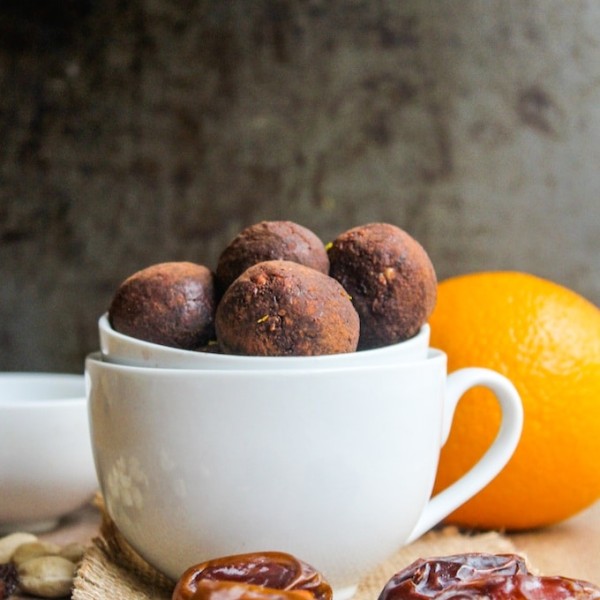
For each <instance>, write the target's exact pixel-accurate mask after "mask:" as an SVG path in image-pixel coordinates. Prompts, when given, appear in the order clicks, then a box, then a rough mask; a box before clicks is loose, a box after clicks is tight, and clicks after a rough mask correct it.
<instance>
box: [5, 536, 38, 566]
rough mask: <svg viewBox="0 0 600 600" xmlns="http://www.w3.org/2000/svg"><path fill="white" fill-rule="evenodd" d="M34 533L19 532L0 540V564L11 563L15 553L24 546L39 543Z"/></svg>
mask: <svg viewBox="0 0 600 600" xmlns="http://www.w3.org/2000/svg"><path fill="white" fill-rule="evenodd" d="M37 539H38V538H37V537H36V536H35V535H33V533H25V532H22V531H19V532H17V533H11V534H9V535H6V536H4V537H2V538H0V564H2V563H7V562H9V561H10V559H11V557H12V555H13V553H14V551H15V550H16V549H17V548H18V547H19V546H21V545H22V544H27V543H30V542H37Z"/></svg>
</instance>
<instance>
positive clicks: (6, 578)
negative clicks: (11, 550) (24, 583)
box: [0, 563, 19, 600]
mask: <svg viewBox="0 0 600 600" xmlns="http://www.w3.org/2000/svg"><path fill="white" fill-rule="evenodd" d="M18 587H19V575H18V574H17V568H16V567H15V566H14V565H13V564H12V563H2V564H0V600H3V599H4V598H8V597H9V596H12V594H14V593H15V592H16V591H17V589H18Z"/></svg>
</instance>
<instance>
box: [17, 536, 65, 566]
mask: <svg viewBox="0 0 600 600" xmlns="http://www.w3.org/2000/svg"><path fill="white" fill-rule="evenodd" d="M60 550H61V548H60V546H59V545H58V544H52V543H50V542H41V541H37V542H28V543H26V544H21V545H20V546H19V547H18V548H17V549H16V550H15V551H14V552H13V555H12V557H11V561H12V562H13V563H14V564H15V566H16V567H18V566H19V565H20V564H21V563H24V562H25V561H26V560H30V559H32V558H36V557H38V556H52V555H54V554H58V553H59V552H60ZM65 558H69V557H68V556H67V557H65Z"/></svg>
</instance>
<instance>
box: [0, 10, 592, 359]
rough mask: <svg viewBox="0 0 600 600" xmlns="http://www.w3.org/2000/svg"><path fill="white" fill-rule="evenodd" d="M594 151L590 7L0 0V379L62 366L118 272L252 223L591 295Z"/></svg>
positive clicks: (220, 241)
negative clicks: (380, 239)
mask: <svg viewBox="0 0 600 600" xmlns="http://www.w3.org/2000/svg"><path fill="white" fill-rule="evenodd" d="M599 159H600V2H592V1H590V2H585V1H581V0H572V1H570V2H563V1H562V0H518V1H517V0H514V1H511V0H503V1H492V0H490V1H475V0H452V1H449V0H448V1H443V0H440V1H437V0H404V1H402V2H397V1H395V0H389V1H385V0H380V1H375V0H371V1H369V0H344V1H342V0H327V1H325V0H322V1H321V0H302V1H300V0H296V1H294V0H282V1H276V0H271V1H268V0H257V1H247V0H231V1H228V2H223V1H222V0H210V1H209V0H205V1H199V2H183V1H181V2H173V1H166V0H137V1H136V0H134V1H133V2H129V3H122V2H117V1H116V0H101V1H98V2H92V1H91V0H89V1H86V0H80V1H77V0H66V1H64V2H59V1H58V0H53V1H48V2H37V1H36V0H26V1H23V0H21V1H17V0H4V1H3V2H2V3H1V5H0V370H19V369H20V370H58V371H61V370H62V371H81V369H82V361H83V357H84V355H85V353H86V352H88V351H91V350H94V349H96V348H97V347H98V342H97V338H96V329H95V328H96V320H97V317H98V316H99V315H100V314H101V313H102V312H103V311H104V310H105V309H106V307H107V305H108V302H109V301H110V298H111V296H112V293H113V291H114V289H115V287H116V286H117V285H118V283H119V282H120V281H121V280H122V279H123V278H124V277H125V276H127V275H129V274H130V273H132V272H133V271H135V270H137V269H139V268H142V267H144V266H147V265H148V264H151V263H153V262H158V261H162V260H181V259H186V260H194V261H197V262H202V263H205V264H207V265H209V266H214V265H215V262H216V258H217V256H218V254H219V252H220V250H221V249H222V248H223V247H224V245H225V244H226V243H227V242H228V241H229V240H230V239H231V237H233V235H235V234H236V233H237V232H238V231H239V230H240V229H241V228H242V227H243V226H245V225H248V224H251V223H253V222H256V221H259V220H261V219H290V220H295V221H297V222H299V223H302V224H303V225H305V226H307V227H310V228H311V229H313V230H314V231H315V232H316V233H317V234H319V235H320V236H321V237H322V238H323V239H324V240H327V239H330V238H331V237H333V236H335V235H336V234H337V233H339V232H341V231H343V230H344V229H346V228H348V227H351V226H353V225H357V224H360V223H364V222H368V221H374V220H382V221H389V222H393V223H396V224H398V225H400V226H401V227H404V228H405V229H407V230H408V231H409V232H411V233H412V234H413V235H414V236H415V237H416V238H417V239H419V240H420V241H421V242H422V244H423V245H424V246H425V247H426V249H427V250H428V251H429V253H430V255H431V257H432V260H433V262H434V264H435V266H436V269H437V271H438V274H439V276H440V278H444V277H446V276H449V275H452V274H456V273H463V272H469V271H474V270H489V269H519V270H525V271H530V272H532V273H536V274H539V275H541V276H544V277H548V278H550V279H553V280H555V281H557V282H559V283H563V284H565V285H568V286H570V287H572V288H573V289H575V290H577V291H578V292H580V293H582V294H583V295H585V296H587V297H588V298H589V299H591V300H592V301H594V302H596V303H599V302H600V253H599V250H600V198H599V196H600V194H599V191H600V173H599V169H598V164H599V163H600V160H599Z"/></svg>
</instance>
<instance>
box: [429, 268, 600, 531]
mask: <svg viewBox="0 0 600 600" xmlns="http://www.w3.org/2000/svg"><path fill="white" fill-rule="evenodd" d="M430 325H431V343H432V346H434V347H437V348H440V349H442V350H444V351H445V352H446V353H447V354H448V370H449V371H450V372H451V371H454V370H456V369H459V368H461V367H468V366H478V367H488V368H491V369H494V370H496V371H499V372H500V373H502V374H504V375H506V376H507V377H508V378H509V379H510V380H511V381H512V382H513V383H514V385H515V387H516V388H517V390H518V391H519V393H520V395H521V399H522V401H523V409H524V415H525V421H524V428H523V434H522V437H521V440H520V442H519V445H518V447H517V450H516V452H515V454H514V455H513V457H512V458H511V460H510V462H509V463H508V465H507V466H506V467H505V469H504V470H503V471H502V472H501V473H500V474H499V475H498V476H497V477H496V478H495V479H494V480H493V481H492V482H491V483H490V484H489V485H488V486H487V487H486V488H485V489H484V490H482V491H481V492H480V493H479V494H477V495H476V496H475V497H474V498H473V499H471V500H470V501H469V502H467V503H466V504H464V505H463V506H462V507H460V508H459V509H458V510H456V511H455V512H454V513H453V514H452V515H450V517H449V518H448V520H447V521H448V522H451V523H455V524H458V525H464V526H468V527H475V528H496V529H506V530H519V529H526V528H535V527H539V526H543V525H547V524H550V523H555V522H557V521H561V520H563V519H565V518H567V517H569V516H571V515H573V514H575V513H577V512H579V511H580V510H582V509H584V508H586V507H588V506H590V505H591V504H592V503H594V502H595V501H596V500H598V499H599V498H600V310H599V309H598V307H597V306H595V305H594V304H592V303H591V302H589V301H588V300H586V299H584V298H583V297H582V296H580V295H578V294H576V293H575V292H573V291H571V290H569V289H567V288H565V287H562V286H560V285H558V284H556V283H553V282H550V281H548V280H545V279H541V278H539V277H536V276H533V275H529V274H526V273H518V272H483V273H474V274H469V275H463V276H458V277H453V278H450V279H447V280H445V281H443V282H441V283H440V285H439V289H438V301H437V306H436V308H435V310H434V312H433V314H432V316H431V319H430ZM499 422H500V411H499V408H498V406H497V404H496V402H495V400H494V398H493V396H492V395H491V392H489V391H488V390H485V389H483V388H476V389H473V390H470V391H469V392H467V394H465V396H464V397H463V398H462V399H461V401H460V402H459V405H458V407H457V410H456V414H455V417H454V421H453V425H452V430H451V433H450V437H449V439H448V442H447V443H446V445H445V446H444V448H443V449H442V453H441V458H440V465H439V472H438V476H437V480H436V484H435V490H436V491H437V490H440V489H443V488H445V487H447V486H448V485H449V484H450V483H452V482H453V481H454V480H456V479H458V477H459V476H460V475H462V474H463V473H465V472H466V471H467V470H468V468H469V467H470V466H471V465H473V464H474V463H475V461H476V460H477V458H478V457H479V456H481V454H482V453H483V452H484V451H485V449H486V448H487V446H489V444H490V443H491V442H492V439H493V437H494V436H495V434H496V432H497V429H498V426H499Z"/></svg>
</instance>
